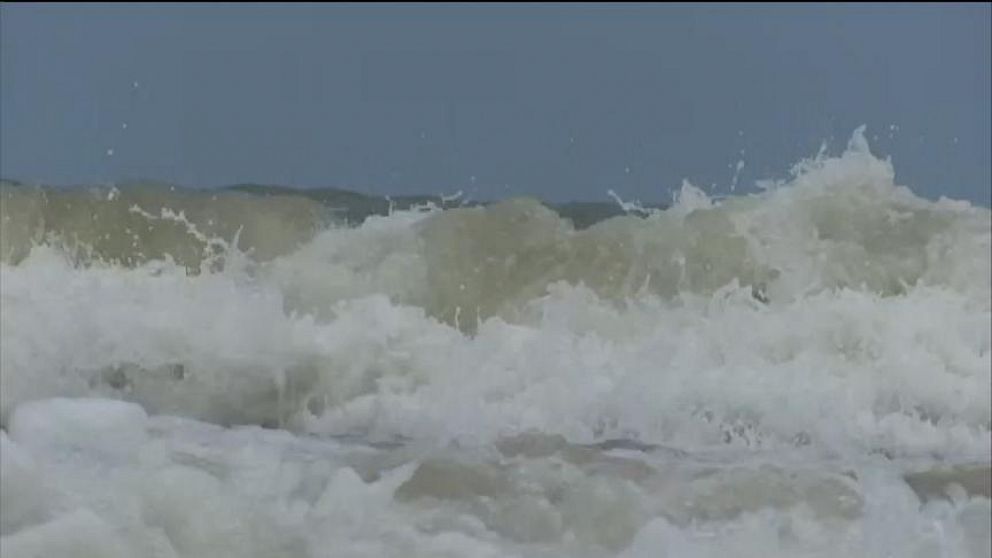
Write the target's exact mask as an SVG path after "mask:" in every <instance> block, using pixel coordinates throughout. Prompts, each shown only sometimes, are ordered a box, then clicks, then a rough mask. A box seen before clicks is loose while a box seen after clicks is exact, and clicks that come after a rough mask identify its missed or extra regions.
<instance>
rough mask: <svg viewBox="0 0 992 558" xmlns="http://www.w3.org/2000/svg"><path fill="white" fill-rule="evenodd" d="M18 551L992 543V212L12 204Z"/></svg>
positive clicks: (837, 193)
mask: <svg viewBox="0 0 992 558" xmlns="http://www.w3.org/2000/svg"><path fill="white" fill-rule="evenodd" d="M3 201H4V207H3V231H2V237H3V238H2V248H3V249H2V254H0V255H2V258H3V263H2V264H0V265H2V268H0V272H2V281H0V294H2V299H0V303H2V322H0V346H2V351H0V371H2V374H0V419H2V425H3V428H4V435H3V439H2V443H3V449H2V453H0V455H2V459H3V463H2V499H0V500H2V509H0V535H2V539H0V540H2V546H3V549H2V550H3V555H4V556H5V557H6V556H60V555H65V556H68V555H71V556H204V557H206V556H266V557H268V556H540V557H545V556H547V557H551V556H578V557H584V556H589V557H594V556H596V557H598V556H625V557H640V556H652V557H654V556H727V555H732V556H837V555H849V556H873V557H874V556H879V557H881V556H919V557H924V556H934V557H944V556H987V555H989V553H990V552H992V542H990V529H989V522H990V501H989V484H990V482H989V456H990V452H992V438H990V422H992V410H990V408H992V405H990V389H992V385H990V382H992V380H990V369H992V351H990V345H992V325H990V324H992V292H990V284H992V263H990V250H992V220H990V211H989V210H988V209H987V208H981V207H973V206H971V205H969V204H967V203H964V202H955V201H950V200H941V201H937V202H933V201H928V200H924V199H921V198H918V197H916V196H915V195H914V194H913V193H912V192H911V191H910V190H908V189H906V188H903V187H900V186H897V185H896V184H895V181H894V173H893V169H892V166H891V165H890V164H889V163H888V162H886V161H883V160H879V159H877V158H875V157H874V156H872V155H871V153H870V152H869V149H868V145H867V143H866V142H865V141H864V139H863V136H862V134H861V132H860V131H859V132H857V133H856V134H855V135H854V137H853V138H852V140H851V143H850V145H849V146H848V149H847V150H846V151H845V152H844V153H843V154H842V155H840V156H837V157H827V156H819V157H817V158H814V159H811V160H808V161H803V162H801V163H800V164H798V165H797V166H796V168H795V169H794V170H793V173H792V175H791V176H790V177H789V178H788V179H786V180H782V181H779V182H774V183H768V184H767V189H766V190H765V191H764V192H763V193H761V194H759V195H751V196H738V197H731V198H727V199H723V200H719V201H715V200H712V199H710V198H708V197H707V196H706V195H705V194H704V193H703V192H701V191H700V190H698V189H696V188H694V187H692V186H691V185H689V184H685V185H684V186H683V187H682V190H681V192H680V193H679V196H678V199H677V200H676V202H675V203H674V205H673V206H672V207H671V208H669V209H667V210H665V211H656V210H646V211H643V212H642V211H637V212H634V213H636V215H635V214H634V213H632V214H631V215H629V216H625V217H616V218H613V219H609V220H606V221H603V222H600V223H598V224H596V225H593V226H592V227H589V228H586V229H582V230H576V229H575V228H574V227H573V226H572V225H571V223H570V222H568V221H567V220H565V219H562V218H561V217H559V216H558V215H557V214H555V213H554V212H552V211H550V210H549V209H547V208H545V207H544V206H542V205H540V204H539V203H537V202H535V201H532V200H524V199H519V200H507V201H504V202H500V203H497V204H493V205H490V206H487V207H472V208H460V209H449V210H445V211H441V210H436V209H430V208H424V209H422V210H415V211H401V212H395V213H393V214H392V215H389V216H385V217H370V218H369V219H367V220H366V221H365V222H364V223H363V224H362V225H361V226H357V227H346V226H342V225H333V224H330V223H331V221H330V220H329V219H328V218H327V215H326V212H325V211H324V209H326V208H323V207H321V206H320V205H319V204H316V203H315V202H311V201H309V200H304V199H302V198H294V197H285V196H282V197H280V196H277V197H267V198H266V197H259V196H250V195H247V194H234V193H227V194H217V195H209V194H203V193H198V194H197V193H190V192H184V191H171V190H168V189H167V188H145V189H132V190H116V189H106V188H104V189H94V190H79V191H58V192H57V191H51V190H37V189H29V188H20V187H16V188H10V189H8V190H5V191H4V198H3Z"/></svg>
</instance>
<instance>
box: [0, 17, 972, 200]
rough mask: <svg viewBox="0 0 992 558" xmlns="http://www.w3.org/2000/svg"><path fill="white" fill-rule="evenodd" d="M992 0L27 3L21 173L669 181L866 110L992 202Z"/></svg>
mask: <svg viewBox="0 0 992 558" xmlns="http://www.w3.org/2000/svg"><path fill="white" fill-rule="evenodd" d="M989 6H990V5H989V4H987V3H986V4H971V5H957V6H955V5H930V6H928V5H920V4H907V5H850V6H844V5H820V6H812V5H794V6H782V5H750V6H748V5H722V6H721V5H712V4H711V5H702V6H691V5H686V6H679V5H671V4H665V5H617V4H614V5H599V6H597V5H589V4H581V5H571V6H569V5H501V6H494V5H489V6H481V5H422V6H418V5H391V6H390V5H373V6H359V5H353V6H349V5H285V4H281V5H265V4H244V5H234V4H232V5H212V6H211V5H207V6H204V5H174V6H170V5H161V4H160V5H142V4H132V5H124V4H122V5H110V4H107V5H89V6H83V5H70V4H64V5H37V4H36V5H16V4H9V3H5V4H2V5H0V27H2V28H0V31H2V33H0V44H2V60H0V62H2V66H0V78H2V81H0V141H2V143H0V174H2V175H3V176H4V177H8V178H15V179H21V180H29V181H40V182H48V183H57V184H66V183H87V182H108V181H113V180H119V179H125V178H151V179H158V180H164V181H170V182H175V183H179V184H184V185H190V186H216V185H223V184H230V183H235V182H260V183H279V184H287V185H296V186H306V187H312V186H338V187H346V188H352V189H356V190H361V191H367V192H374V193H397V194H398V193H441V192H444V193H452V192H454V191H457V190H464V191H465V193H466V194H467V195H469V196H471V197H473V198H475V199H491V198H498V197H506V196H508V195H515V194H532V195H537V196H540V197H543V198H548V199H557V200H564V199H608V198H607V197H606V194H605V192H606V191H607V190H609V189H613V190H615V191H616V192H617V193H618V194H620V195H621V196H622V197H625V198H639V199H642V200H667V199H669V191H670V189H671V188H677V187H678V186H679V184H680V183H681V181H682V179H683V178H688V179H689V180H690V181H692V182H693V183H695V184H697V185H699V186H702V187H704V188H705V189H707V190H714V191H716V192H727V191H728V189H729V188H730V185H731V184H732V182H733V176H734V172H735V168H736V165H737V163H738V161H744V167H743V170H742V171H741V173H740V182H739V186H738V191H740V190H741V189H745V190H750V189H753V182H754V180H756V179H760V178H769V177H782V176H784V175H785V173H786V171H787V169H788V168H789V167H790V166H791V164H792V163H794V162H796V161H797V160H798V159H800V158H801V157H804V156H808V155H812V154H815V153H816V151H817V149H818V147H819V146H820V144H821V143H822V142H823V141H825V140H826V141H829V142H830V145H831V146H832V148H833V149H834V150H837V149H840V148H841V147H842V146H843V145H844V144H845V143H846V141H847V139H848V138H849V136H850V134H851V132H852V131H853V130H854V129H855V128H856V127H857V126H858V125H860V124H867V126H868V133H867V136H868V139H869V142H870V144H871V146H872V148H873V150H874V151H876V152H877V153H880V154H882V155H891V157H892V159H893V162H894V165H895V168H896V173H897V178H898V180H899V182H900V183H903V184H906V185H908V186H910V187H911V188H913V189H914V190H915V191H917V192H919V193H921V194H923V195H926V196H928V197H938V196H941V195H944V196H948V197H953V198H964V199H969V200H972V201H977V202H980V203H982V204H984V205H988V204H989V198H990V187H992V175H990V150H992V146H990V135H992V130H990V66H992V61H990V39H989V36H990V31H989V29H990V18H992V12H990V8H989ZM876 137H877V139H876Z"/></svg>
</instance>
